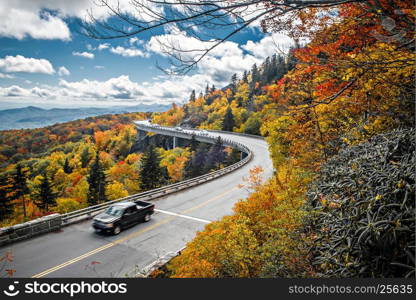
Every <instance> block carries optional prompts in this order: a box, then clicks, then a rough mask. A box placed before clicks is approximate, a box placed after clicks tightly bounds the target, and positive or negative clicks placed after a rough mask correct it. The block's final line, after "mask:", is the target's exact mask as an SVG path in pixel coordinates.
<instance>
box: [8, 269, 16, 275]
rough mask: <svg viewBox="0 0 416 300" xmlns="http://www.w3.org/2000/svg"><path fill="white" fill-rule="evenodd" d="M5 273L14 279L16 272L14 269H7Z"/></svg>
mask: <svg viewBox="0 0 416 300" xmlns="http://www.w3.org/2000/svg"><path fill="white" fill-rule="evenodd" d="M5 271H6V274H7V276H9V277H12V276H13V274H14V273H15V272H16V270H14V269H6V270H5Z"/></svg>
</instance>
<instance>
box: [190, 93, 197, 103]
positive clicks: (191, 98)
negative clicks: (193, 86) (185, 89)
mask: <svg viewBox="0 0 416 300" xmlns="http://www.w3.org/2000/svg"><path fill="white" fill-rule="evenodd" d="M195 99H196V94H195V90H192V92H191V95H190V96H189V102H194V101H195Z"/></svg>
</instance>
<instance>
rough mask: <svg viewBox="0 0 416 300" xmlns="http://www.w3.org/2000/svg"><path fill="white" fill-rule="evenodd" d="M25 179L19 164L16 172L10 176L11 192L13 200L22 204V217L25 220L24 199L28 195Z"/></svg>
mask: <svg viewBox="0 0 416 300" xmlns="http://www.w3.org/2000/svg"><path fill="white" fill-rule="evenodd" d="M26 181H27V178H26V174H25V172H24V171H23V169H22V166H21V165H20V164H17V166H16V170H15V172H14V174H13V176H12V188H11V190H12V192H13V199H15V200H20V201H21V202H22V207H23V217H24V218H25V219H26V217H27V213H26V199H25V196H26V195H27V194H28V193H29V189H28V187H27V182H26Z"/></svg>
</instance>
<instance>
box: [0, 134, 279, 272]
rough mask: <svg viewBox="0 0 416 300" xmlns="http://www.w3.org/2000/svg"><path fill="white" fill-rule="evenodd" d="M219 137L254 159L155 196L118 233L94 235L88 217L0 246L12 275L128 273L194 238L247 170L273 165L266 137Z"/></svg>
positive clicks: (230, 200)
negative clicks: (145, 213) (136, 220)
mask: <svg viewBox="0 0 416 300" xmlns="http://www.w3.org/2000/svg"><path fill="white" fill-rule="evenodd" d="M210 134H211V136H218V135H220V136H221V137H222V138H224V139H230V140H233V141H236V142H240V143H242V144H244V145H246V146H248V147H249V148H250V149H251V150H252V151H253V153H254V158H253V159H252V160H251V161H250V162H249V163H248V164H247V165H245V166H243V167H242V168H240V169H238V170H236V171H234V172H232V173H230V174H227V175H225V176H223V177H220V178H217V179H215V180H212V181H208V182H206V183H204V184H202V185H199V186H195V187H192V188H190V189H187V190H184V191H180V192H178V193H176V194H173V195H168V196H165V197H162V198H158V199H155V200H154V203H155V204H156V208H157V211H156V213H155V214H154V215H153V218H152V220H151V221H150V222H148V223H141V224H138V225H136V226H134V227H131V228H129V229H126V230H124V231H122V232H121V233H120V234H119V235H117V236H109V235H101V234H96V233H95V232H94V231H93V229H92V228H91V221H84V222H82V223H78V224H74V225H70V226H67V227H64V228H63V229H62V230H61V231H60V232H56V233H49V234H45V235H41V236H38V237H35V238H32V239H29V240H26V241H22V242H18V243H14V244H11V245H7V246H5V247H1V248H0V255H1V254H3V253H4V252H6V251H11V252H12V254H13V256H14V261H13V262H12V264H11V266H10V268H12V269H15V270H16V273H15V275H14V276H15V277H126V276H134V275H135V274H137V273H138V272H139V271H140V270H142V269H143V268H144V267H146V266H148V265H149V264H151V263H153V262H154V261H156V260H157V259H158V258H160V257H162V256H164V255H166V254H167V253H169V252H174V251H177V250H179V249H181V248H182V247H184V246H185V245H186V243H187V242H189V241H190V240H192V238H193V237H194V236H195V234H196V233H197V232H198V231H201V230H202V229H203V228H204V226H205V225H206V224H207V223H209V222H212V221H214V220H218V219H220V218H221V217H223V216H225V215H229V214H231V213H232V208H233V206H234V203H236V202H237V201H238V200H239V199H241V198H245V197H246V196H247V195H248V192H247V190H245V189H244V188H240V187H239V185H240V184H242V183H244V182H243V180H242V178H243V177H244V176H247V175H248V171H249V169H251V168H253V167H254V166H261V167H262V168H263V169H264V174H263V178H264V179H266V178H269V177H270V176H271V175H272V173H273V166H272V162H271V159H270V157H269V152H268V147H267V144H266V142H265V141H263V140H260V139H255V138H251V137H247V136H237V135H232V134H225V133H210Z"/></svg>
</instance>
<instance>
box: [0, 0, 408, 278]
mask: <svg viewBox="0 0 416 300" xmlns="http://www.w3.org/2000/svg"><path fill="white" fill-rule="evenodd" d="M369 2H371V1H369ZM376 2H377V3H379V5H380V8H379V9H378V10H374V9H372V8H371V7H370V6H368V5H367V4H366V3H367V2H365V3H360V2H354V1H353V2H351V3H349V2H346V3H344V4H341V5H338V6H337V9H338V12H337V20H336V22H330V21H331V20H332V19H331V18H330V17H329V16H328V15H326V14H325V13H328V14H329V12H330V9H331V8H330V7H329V8H328V9H327V10H326V9H325V8H322V7H321V8H319V9H315V8H313V7H312V8H309V9H305V10H302V11H299V12H298V14H299V17H300V19H301V20H302V23H301V24H291V25H292V26H293V27H291V28H289V29H290V30H291V31H292V32H294V33H298V34H299V35H302V36H305V35H306V36H308V38H309V42H308V43H307V44H305V45H302V44H297V45H296V46H294V47H293V48H291V49H290V50H289V51H288V53H276V54H275V55H273V56H271V57H269V58H267V59H266V60H265V61H264V62H263V63H262V64H260V65H253V66H252V67H251V69H250V70H247V71H246V72H244V74H242V75H240V76H237V75H236V74H235V75H233V76H232V78H230V83H229V85H227V86H226V87H223V88H217V87H215V86H212V85H207V86H206V89H205V90H204V91H193V92H192V93H191V94H190V96H189V99H187V101H186V103H185V104H184V105H175V104H174V105H172V107H171V108H170V109H169V110H168V111H166V112H161V113H153V114H144V113H132V114H124V115H112V116H103V117H94V118H88V119H84V120H79V121H74V122H69V123H64V124H58V125H54V126H50V127H46V128H42V129H35V130H19V131H3V132H1V134H0V139H1V146H0V163H1V172H2V173H1V174H2V176H1V183H0V193H1V195H0V199H1V201H2V202H1V207H0V211H1V215H0V216H1V219H2V222H3V223H2V224H3V225H9V224H13V223H16V222H21V221H24V220H28V219H31V218H35V217H38V216H41V215H44V214H48V213H51V212H55V211H56V212H62V213H63V212H67V211H70V210H74V209H77V208H82V207H85V206H88V205H93V204H96V203H99V202H102V201H106V200H110V199H116V198H120V197H123V196H126V195H129V194H133V193H137V192H139V191H142V190H146V189H150V188H154V187H157V186H160V185H162V184H166V183H168V182H176V181H180V180H182V179H184V178H187V177H193V176H197V175H200V174H201V172H207V171H209V170H213V169H216V168H220V167H222V166H224V165H227V164H230V163H232V162H234V161H236V160H238V153H235V152H233V151H232V150H231V149H224V148H223V147H222V146H221V145H220V142H221V141H218V142H217V143H218V145H217V147H215V145H214V146H207V145H197V144H192V143H191V144H190V145H188V146H186V147H179V148H175V149H170V150H168V149H163V148H160V147H149V148H148V149H147V150H146V151H145V152H144V153H138V152H134V151H132V147H133V144H134V141H135V136H136V132H135V128H134V127H133V126H132V125H131V123H130V122H131V120H138V119H146V118H151V120H152V122H153V123H156V124H161V125H165V126H182V127H194V128H201V129H208V130H209V129H215V130H225V131H235V132H240V133H248V134H255V135H261V136H263V137H264V138H265V140H266V141H267V143H268V145H269V150H270V153H271V158H272V161H273V166H274V170H275V172H274V175H273V177H272V178H271V179H269V180H268V181H266V182H258V181H256V180H255V178H258V176H255V175H256V174H254V173H261V169H255V170H253V171H252V173H253V174H252V175H253V176H252V178H253V182H252V184H250V188H251V195H250V196H249V197H248V198H247V199H243V200H240V201H238V202H237V204H236V205H235V207H234V214H233V215H230V216H226V217H224V218H223V219H221V220H219V221H215V222H212V223H210V224H208V225H206V227H205V229H204V230H203V231H201V232H199V233H198V234H197V235H196V237H195V238H194V239H193V240H192V241H191V242H189V243H188V245H187V247H186V249H185V250H184V251H182V253H181V254H180V255H179V256H177V257H176V258H174V259H173V260H172V261H171V262H170V263H169V264H168V265H167V266H165V267H164V268H162V269H161V270H158V271H156V272H155V273H154V274H153V276H155V277H179V278H186V277H198V278H200V277H204V278H206V277H218V278H224V277H414V276H415V265H414V261H415V202H414V199H415V187H416V183H415V166H416V161H415V139H414V136H415V130H414V122H415V115H414V113H415V102H414V99H415V92H414V82H415V73H414V62H415V53H414V42H413V36H414V27H413V24H414V17H415V10H414V4H413V2H410V1H376ZM397 9H400V11H401V14H396V13H395V12H396V11H397ZM322 12H324V13H322ZM380 16H389V18H390V19H391V20H393V21H394V22H395V24H396V27H397V28H400V29H403V30H401V31H400V32H401V33H400V36H396V35H393V34H392V32H391V31H390V30H389V29H388V28H386V26H384V25H385V24H383V23H382V22H378V21H375V20H379V17H380ZM268 20H269V22H265V24H263V26H264V27H265V28H267V29H269V30H270V31H273V30H275V29H276V30H277V29H278V28H275V27H276V26H277V23H274V22H273V20H275V19H274V18H269V19H268ZM288 26H289V25H288ZM375 33H377V34H375ZM386 36H389V37H391V38H383V37H386ZM392 36H393V37H392ZM215 149H217V150H218V149H220V151H217V150H215ZM155 153H156V154H155ZM149 157H157V159H156V160H154V159H149ZM216 157H220V158H221V159H220V161H221V163H218V164H217V163H214V164H213V163H212V161H214V160H216V159H217V158H216ZM214 158H215V159H214ZM155 161H156V163H155ZM150 165H151V166H152V168H160V170H159V171H158V172H156V173H157V174H159V175H160V176H158V178H157V179H156V178H154V179H152V180H151V182H146V181H145V180H144V178H143V177H142V176H140V170H143V169H144V168H145V167H146V166H150ZM201 166H202V168H201ZM152 182H153V183H154V184H155V185H152ZM45 195H48V196H47V197H46V196H45Z"/></svg>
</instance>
